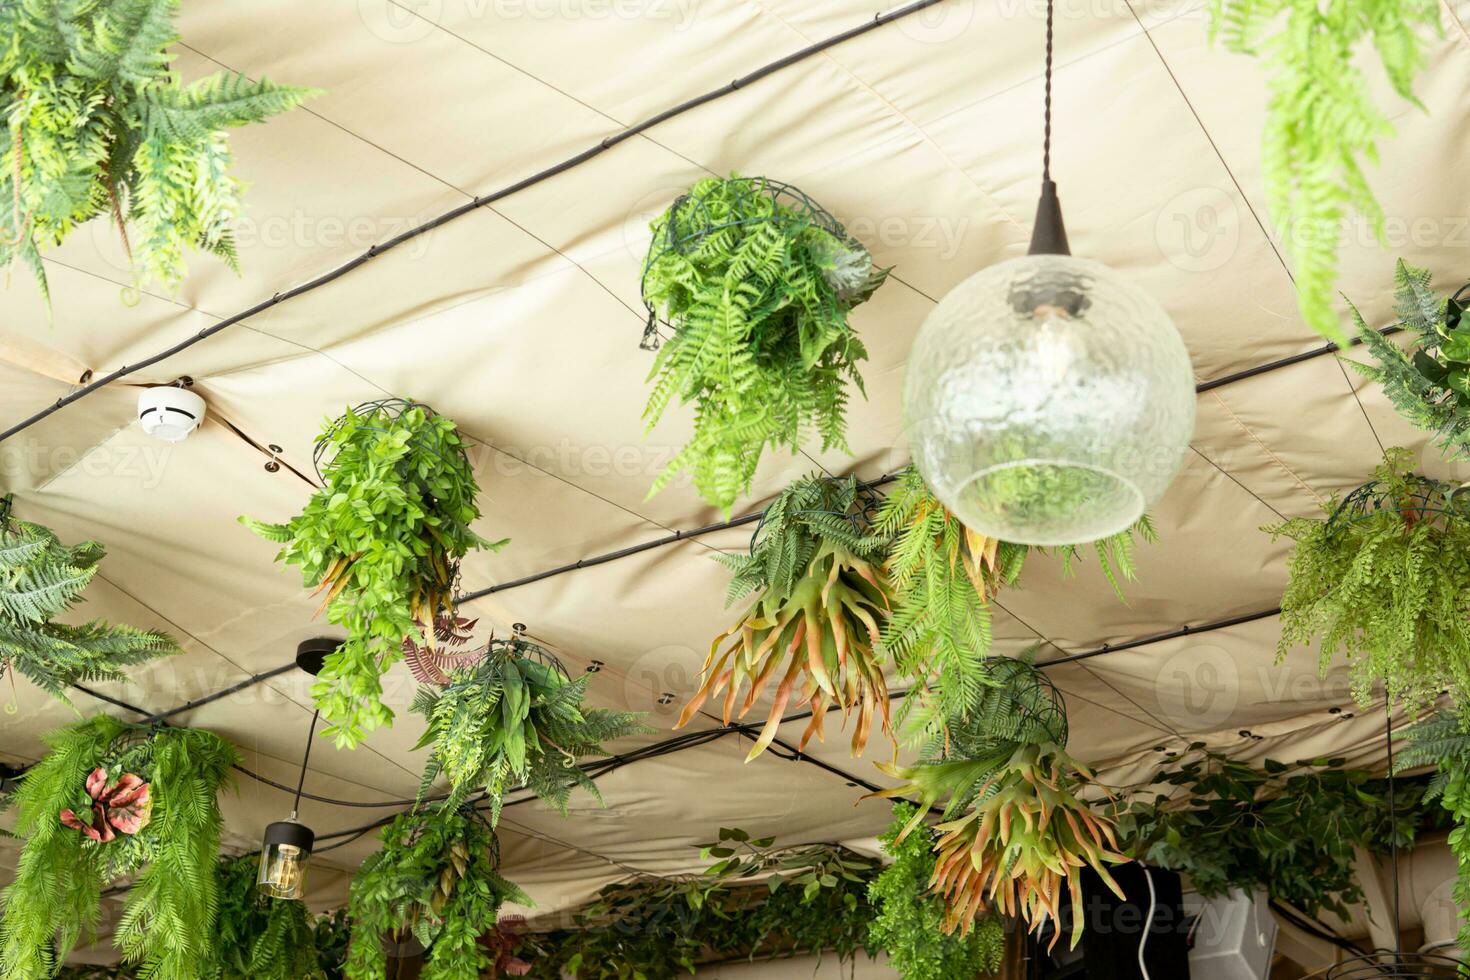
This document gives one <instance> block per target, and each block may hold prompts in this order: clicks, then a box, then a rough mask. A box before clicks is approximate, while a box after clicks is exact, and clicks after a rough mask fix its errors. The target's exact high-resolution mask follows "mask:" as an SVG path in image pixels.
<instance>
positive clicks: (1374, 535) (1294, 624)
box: [1265, 449, 1470, 708]
mask: <svg viewBox="0 0 1470 980" xmlns="http://www.w3.org/2000/svg"><path fill="white" fill-rule="evenodd" d="M1411 462H1412V459H1411V454H1410V453H1409V451H1408V450H1405V449H1390V450H1389V451H1388V452H1387V453H1386V454H1385V456H1384V460H1383V464H1382V465H1380V466H1379V467H1378V468H1377V469H1376V470H1375V471H1374V477H1375V480H1374V482H1373V483H1371V484H1368V485H1367V486H1366V487H1365V488H1364V490H1362V491H1359V493H1360V494H1362V493H1370V498H1371V502H1370V505H1369V506H1367V507H1358V506H1351V505H1350V504H1351V502H1349V501H1339V500H1336V499H1334V500H1332V501H1330V502H1329V503H1328V504H1327V506H1326V508H1325V509H1326V514H1327V518H1326V519H1322V520H1313V519H1309V518H1300V517H1299V518H1293V519H1291V520H1289V521H1286V522H1285V523H1283V524H1278V525H1276V526H1274V527H1268V528H1266V529H1265V530H1267V531H1269V532H1270V533H1271V534H1272V536H1273V537H1275V536H1278V535H1281V536H1285V537H1288V538H1290V539H1292V540H1293V541H1295V542H1296V549H1295V550H1294V551H1293V552H1292V555H1291V559H1290V561H1289V563H1288V565H1287V570H1288V572H1289V574H1290V582H1289V583H1288V585H1287V587H1286V592H1285V594H1284V595H1283V596H1282V597H1281V641H1280V645H1279V647H1278V651H1279V652H1278V658H1279V659H1284V658H1285V657H1286V655H1287V653H1288V652H1289V651H1290V650H1291V649H1292V648H1293V647H1295V646H1297V645H1311V644H1312V643H1314V642H1320V644H1321V669H1322V671H1323V672H1324V673H1325V672H1326V671H1327V669H1328V668H1329V667H1330V666H1331V664H1332V661H1333V658H1334V657H1335V656H1336V655H1337V654H1338V653H1339V652H1341V653H1343V654H1345V655H1346V657H1347V659H1348V661H1349V663H1350V665H1351V667H1352V683H1353V694H1354V696H1355V697H1356V698H1357V700H1358V702H1359V703H1360V704H1362V705H1364V706H1366V705H1368V704H1369V703H1371V701H1372V699H1373V697H1374V685H1375V684H1377V683H1380V682H1381V683H1382V684H1384V685H1385V687H1386V688H1387V691H1388V694H1389V696H1390V697H1391V698H1394V699H1396V700H1399V701H1401V702H1403V703H1404V704H1405V705H1407V706H1408V707H1410V708H1419V707H1423V706H1427V705H1430V704H1433V703H1434V702H1435V701H1436V700H1437V699H1438V698H1439V696H1440V694H1441V693H1442V692H1443V691H1445V690H1446V689H1449V690H1450V691H1451V692H1452V693H1453V695H1454V697H1455V698H1456V700H1457V701H1459V702H1461V703H1464V702H1466V701H1467V700H1470V616H1467V612H1470V605H1467V596H1470V517H1467V515H1466V514H1465V513H1464V512H1463V511H1456V510H1455V509H1454V508H1453V507H1452V505H1451V502H1450V500H1449V499H1448V497H1447V494H1448V491H1449V488H1447V487H1445V486H1443V485H1440V484H1435V483H1433V482H1431V481H1426V480H1423V479H1422V478H1419V477H1416V476H1415V475H1414V474H1412V473H1411V472H1410V465H1411ZM1359 499H1361V498H1359Z"/></svg>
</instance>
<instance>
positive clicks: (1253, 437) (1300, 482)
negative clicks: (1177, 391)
mask: <svg viewBox="0 0 1470 980" xmlns="http://www.w3.org/2000/svg"><path fill="white" fill-rule="evenodd" d="M1209 395H1210V396H1211V397H1212V398H1214V399H1215V402H1216V404H1218V405H1219V406H1220V408H1221V410H1223V411H1224V412H1225V414H1226V415H1227V416H1229V417H1230V421H1232V422H1234V423H1235V425H1236V426H1237V427H1238V428H1239V429H1240V431H1242V432H1244V433H1245V434H1246V436H1247V437H1248V438H1249V440H1250V441H1251V442H1253V443H1255V445H1256V448H1257V449H1259V450H1260V451H1261V452H1262V453H1263V454H1265V456H1266V457H1267V458H1268V459H1269V460H1271V462H1273V463H1275V464H1276V465H1277V466H1278V467H1280V468H1281V470H1282V471H1283V472H1284V473H1285V474H1286V475H1287V476H1288V477H1290V478H1291V482H1293V483H1295V484H1296V485H1297V486H1298V487H1299V488H1300V489H1302V490H1304V491H1305V492H1306V493H1307V494H1308V495H1309V496H1310V497H1311V498H1312V499H1313V500H1315V501H1316V502H1317V503H1318V504H1320V505H1322V506H1326V503H1327V501H1326V500H1325V499H1324V498H1323V496H1322V495H1321V494H1320V493H1318V492H1317V491H1316V490H1315V489H1314V488H1313V487H1312V486H1311V484H1309V483H1307V481H1306V480H1304V479H1302V478H1301V476H1299V475H1298V474H1297V472H1296V471H1295V470H1293V469H1292V468H1291V467H1290V466H1289V465H1287V463H1286V461H1285V460H1283V459H1282V458H1281V457H1280V456H1278V455H1276V453H1275V451H1274V450H1272V449H1271V447H1270V446H1268V445H1266V443H1265V440H1263V439H1262V438H1261V437H1260V436H1259V435H1257V434H1256V432H1255V430H1254V429H1252V428H1251V427H1250V426H1248V425H1246V424H1245V423H1244V422H1242V421H1241V420H1240V417H1239V416H1238V415H1236V414H1235V411H1234V409H1232V408H1231V407H1230V405H1229V404H1228V403H1226V401H1225V399H1223V398H1221V397H1220V394H1219V392H1216V391H1211V392H1209Z"/></svg>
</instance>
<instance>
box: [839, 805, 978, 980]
mask: <svg viewBox="0 0 1470 980" xmlns="http://www.w3.org/2000/svg"><path fill="white" fill-rule="evenodd" d="M918 812H919V811H918V808H916V807H915V806H913V805H912V804H909V803H897V804H895V805H894V807H893V823H892V824H890V825H889V827H888V830H887V832H885V833H884V834H883V835H882V836H881V837H880V838H879V840H880V841H881V842H882V844H883V851H884V853H885V854H887V855H889V856H890V857H892V858H893V863H892V864H890V865H889V866H888V867H886V868H884V869H883V872H882V874H880V875H878V877H877V878H875V879H874V880H873V882H872V884H870V885H869V886H868V899H869V901H870V902H872V904H873V911H874V915H873V919H872V922H871V924H870V925H869V927H868V936H869V939H870V941H871V942H872V944H873V945H874V946H878V947H881V948H882V949H884V950H886V951H887V952H888V963H889V965H890V966H892V967H893V969H895V970H896V971H898V975H899V976H900V977H902V978H903V980H955V978H957V977H963V978H975V977H982V976H990V975H993V974H995V973H997V972H999V970H1000V965H1001V958H1002V956H1003V955H1004V953H1005V924H1004V923H1003V922H1002V921H1001V919H1000V917H998V916H995V915H988V916H986V917H985V918H983V919H981V920H980V921H979V922H978V923H976V925H975V928H974V929H972V930H971V931H970V932H969V934H968V935H961V934H959V933H947V932H945V931H944V901H943V900H942V899H941V898H940V897H939V896H938V895H935V894H934V893H933V892H931V891H930V890H929V882H930V881H931V880H932V878H933V876H934V836H933V834H932V833H930V832H927V831H926V832H924V833H915V834H909V835H908V836H906V837H902V839H900V837H901V836H902V833H903V828H904V827H905V826H907V825H908V824H909V823H910V822H911V821H912V820H913V819H914V817H915V815H916V814H917V813H918Z"/></svg>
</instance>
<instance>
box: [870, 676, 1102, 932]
mask: <svg viewBox="0 0 1470 980" xmlns="http://www.w3.org/2000/svg"><path fill="white" fill-rule="evenodd" d="M992 664H993V674H994V676H992V677H989V678H988V679H987V690H988V691H989V692H990V693H989V694H988V696H987V700H986V703H985V704H984V705H982V707H983V709H984V710H983V711H981V712H979V713H978V714H977V717H976V718H975V719H973V720H972V721H970V722H968V723H967V724H965V725H959V726H955V727H954V728H953V729H952V730H953V731H954V733H955V736H956V738H955V740H954V742H953V743H952V744H950V748H951V749H952V750H953V751H954V754H953V755H950V756H949V757H946V758H942V759H938V760H932V761H925V762H922V763H920V764H919V765H916V766H912V767H907V768H905V767H897V766H884V765H880V767H879V768H881V769H882V770H883V771H884V772H886V773H888V774H889V775H891V776H895V777H897V778H899V779H903V780H904V781H905V783H904V785H902V786H898V787H896V788H894V789H888V790H883V791H882V792H880V793H877V794H875V795H877V796H885V797H911V798H914V799H917V800H919V801H920V802H921V803H922V807H921V808H920V809H919V810H917V811H916V812H915V813H914V816H913V819H912V820H910V821H909V823H908V825H907V826H906V827H904V829H903V831H902V833H901V834H900V836H899V840H900V841H901V840H903V838H904V837H906V836H907V835H908V834H909V833H911V832H912V831H913V830H914V829H915V828H916V827H917V826H919V824H920V823H921V822H922V820H923V818H924V816H925V814H926V813H927V812H928V810H929V808H930V807H933V806H934V805H935V804H937V803H938V802H939V801H941V800H947V802H946V803H945V808H944V819H945V822H944V823H941V824H939V825H938V826H937V827H936V828H935V829H936V830H937V831H938V833H939V838H938V840H937V841H936V843H935V845H934V851H935V862H934V875H933V878H932V879H931V881H930V883H929V884H930V887H931V888H932V889H933V891H934V892H935V893H936V894H938V895H940V896H941V897H942V898H943V899H944V903H945V916H944V922H943V924H942V927H943V929H944V931H945V932H946V933H953V932H954V931H956V930H959V931H960V932H961V933H962V934H968V932H969V930H970V928H971V926H972V925H973V924H974V922H975V920H976V919H977V918H978V917H981V916H982V915H983V914H984V913H985V912H987V911H988V910H989V909H990V907H992V906H994V908H995V909H996V910H998V911H999V912H1001V913H1002V914H1004V915H1008V916H1018V917H1020V918H1022V919H1024V920H1025V921H1026V922H1027V923H1028V924H1029V925H1030V927H1031V931H1032V932H1039V930H1040V929H1041V926H1042V924H1043V923H1044V922H1046V921H1047V920H1048V919H1051V920H1052V921H1053V922H1056V923H1058V924H1059V923H1060V921H1061V919H1060V912H1061V907H1062V904H1063V894H1062V892H1063V886H1064V885H1067V886H1070V887H1069V888H1068V889H1067V890H1068V891H1069V892H1070V894H1071V908H1072V940H1071V945H1072V946H1074V947H1075V946H1076V945H1077V942H1078V940H1079V939H1081V937H1082V927H1083V918H1082V889H1081V885H1080V882H1079V876H1078V875H1076V874H1074V872H1077V871H1080V870H1081V869H1082V868H1084V867H1090V868H1092V869H1093V870H1094V871H1096V872H1097V874H1098V876H1099V877H1100V878H1101V879H1102V880H1103V882H1104V883H1105V884H1107V886H1108V887H1109V888H1111V889H1112V890H1113V891H1114V892H1116V893H1118V894H1119V896H1120V897H1121V895H1122V892H1121V891H1120V890H1119V888H1118V885H1117V882H1115V881H1114V880H1113V878H1112V875H1110V874H1109V873H1108V870H1107V868H1108V866H1109V865H1113V864H1120V863H1123V862H1125V861H1127V860H1129V859H1128V858H1127V857H1126V856H1125V855H1123V854H1122V853H1120V852H1119V849H1118V840H1117V836H1116V832H1115V830H1114V826H1113V821H1112V819H1111V817H1109V816H1107V815H1105V814H1103V813H1100V812H1096V811H1094V809H1093V808H1092V807H1091V806H1090V805H1089V804H1088V803H1087V802H1085V801H1084V800H1081V799H1079V798H1078V797H1077V795H1076V791H1077V790H1078V789H1079V788H1080V787H1081V786H1082V785H1084V784H1086V783H1089V782H1092V781H1093V775H1092V772H1091V771H1090V770H1089V769H1088V768H1087V767H1086V766H1084V765H1083V764H1082V763H1080V762H1078V761H1077V760H1076V759H1073V758H1072V757H1071V756H1069V755H1068V754H1067V752H1066V748H1065V744H1066V739H1067V730H1066V716H1065V708H1064V707H1063V705H1062V703H1061V698H1060V696H1059V695H1057V694H1056V692H1055V689H1054V688H1052V687H1051V685H1050V684H1049V683H1047V682H1046V681H1045V678H1044V677H1042V675H1041V674H1040V672H1039V671H1037V670H1036V668H1035V667H1033V666H1031V665H1030V664H1028V663H1026V662H1025V661H1022V660H1004V659H1000V658H996V659H995V660H993V661H992ZM960 813H963V816H959V817H958V818H957V819H956V814H960ZM1060 935H1061V930H1060V928H1058V929H1057V932H1056V934H1055V935H1054V936H1053V938H1052V945H1055V944H1056V940H1057V938H1059V937H1060Z"/></svg>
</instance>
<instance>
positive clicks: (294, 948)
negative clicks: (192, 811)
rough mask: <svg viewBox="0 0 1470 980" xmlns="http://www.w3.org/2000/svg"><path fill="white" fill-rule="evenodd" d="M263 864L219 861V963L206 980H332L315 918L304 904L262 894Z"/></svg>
mask: <svg viewBox="0 0 1470 980" xmlns="http://www.w3.org/2000/svg"><path fill="white" fill-rule="evenodd" d="M259 860H260V859H259V856H258V855H254V854H247V855H245V856H243V857H237V858H225V859H223V860H221V861H220V862H219V865H218V867H217V869H216V874H217V876H218V880H219V884H218V886H217V887H218V891H219V915H218V917H217V919H216V939H215V944H214V955H215V960H214V966H213V967H212V968H211V969H210V970H209V971H208V972H207V973H206V974H205V978H204V980H328V974H327V970H326V969H325V968H324V967H323V965H322V960H321V954H320V951H319V950H318V947H317V936H316V923H315V922H314V921H313V919H312V916H311V913H309V912H308V911H307V909H306V905H305V904H304V903H302V902H293V901H288V900H284V899H270V898H266V897H265V896H264V895H262V894H261V893H260V890H259V889H258V888H257V887H256V884H255V878H256V873H257V871H258V870H259Z"/></svg>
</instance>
